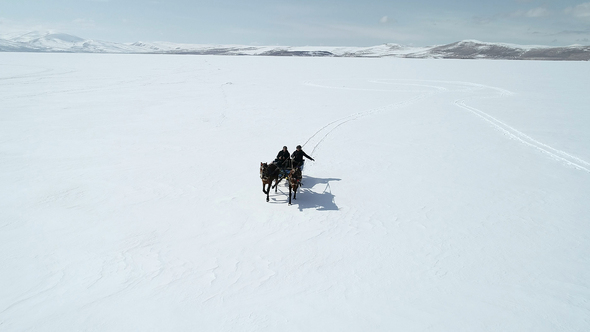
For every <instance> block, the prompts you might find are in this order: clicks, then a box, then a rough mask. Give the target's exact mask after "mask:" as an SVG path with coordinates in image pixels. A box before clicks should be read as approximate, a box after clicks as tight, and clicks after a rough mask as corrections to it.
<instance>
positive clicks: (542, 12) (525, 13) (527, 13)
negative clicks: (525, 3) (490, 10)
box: [509, 7, 551, 18]
mask: <svg viewBox="0 0 590 332" xmlns="http://www.w3.org/2000/svg"><path fill="white" fill-rule="evenodd" d="M509 16H510V17H529V18H541V17H548V16H551V11H550V10H549V9H547V8H545V7H538V8H533V9H530V10H517V11H515V12H512V13H510V15H509Z"/></svg>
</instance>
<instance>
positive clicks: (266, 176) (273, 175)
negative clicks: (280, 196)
mask: <svg viewBox="0 0 590 332" xmlns="http://www.w3.org/2000/svg"><path fill="white" fill-rule="evenodd" d="M279 170H280V169H279V167H278V166H277V165H275V164H270V165H269V164H267V163H262V162H261V163H260V179H262V192H263V193H265V194H266V201H267V202H268V201H269V197H268V196H269V195H270V186H271V184H272V181H273V180H274V181H275V185H274V187H273V188H275V192H277V190H278V189H277V185H278V184H279ZM265 186H268V189H267V190H265Z"/></svg>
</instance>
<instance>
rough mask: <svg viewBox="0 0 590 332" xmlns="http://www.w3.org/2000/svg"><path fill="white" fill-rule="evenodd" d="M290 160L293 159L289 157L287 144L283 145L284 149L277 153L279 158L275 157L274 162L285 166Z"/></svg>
mask: <svg viewBox="0 0 590 332" xmlns="http://www.w3.org/2000/svg"><path fill="white" fill-rule="evenodd" d="M290 160H291V159H290V157H289V150H288V149H287V147H286V146H283V149H282V150H281V151H279V153H278V154H277V158H276V159H275V161H273V163H274V164H276V165H277V166H279V167H280V168H285V167H288V166H289V162H290Z"/></svg>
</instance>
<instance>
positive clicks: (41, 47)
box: [0, 32, 590, 61]
mask: <svg viewBox="0 0 590 332" xmlns="http://www.w3.org/2000/svg"><path fill="white" fill-rule="evenodd" d="M0 51H1V52H67V53H137V54H142V53H143V54H196V55H259V56H313V57H387V56H389V57H400V58H442V59H522V60H585V61H587V60H590V46H580V45H572V46H566V47H549V46H522V45H514V44H504V43H486V42H481V41H476V40H465V41H460V42H456V43H451V44H448V45H437V46H428V47H411V46H403V45H398V44H384V45H378V46H372V47H333V46H332V47H331V46H304V47H290V46H247V45H203V44H178V43H169V42H135V43H115V42H107V41H98V40H89V39H84V38H80V37H77V36H72V35H69V34H65V33H55V32H31V33H27V34H24V35H19V36H11V37H4V38H2V37H0Z"/></svg>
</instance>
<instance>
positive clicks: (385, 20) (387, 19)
mask: <svg viewBox="0 0 590 332" xmlns="http://www.w3.org/2000/svg"><path fill="white" fill-rule="evenodd" d="M388 21H389V17H387V16H383V17H382V18H381V19H380V20H379V22H381V23H387V22H388Z"/></svg>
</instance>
